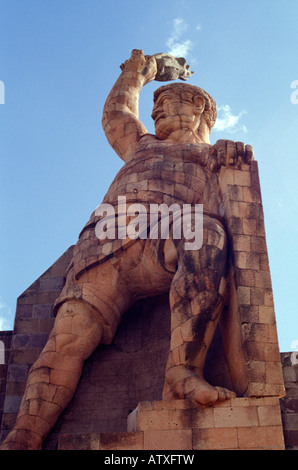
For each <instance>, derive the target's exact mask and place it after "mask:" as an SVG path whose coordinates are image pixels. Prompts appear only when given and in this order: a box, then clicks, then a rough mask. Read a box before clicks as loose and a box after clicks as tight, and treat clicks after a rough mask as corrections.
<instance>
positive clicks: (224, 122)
mask: <svg viewBox="0 0 298 470" xmlns="http://www.w3.org/2000/svg"><path fill="white" fill-rule="evenodd" d="M217 112H218V116H217V120H216V123H215V126H214V128H213V129H214V130H215V131H226V132H229V133H231V134H234V133H235V132H239V131H242V132H247V127H246V126H245V125H244V124H242V123H241V122H240V121H241V118H242V116H243V115H244V114H246V111H241V112H240V113H239V114H237V115H234V114H232V111H231V107H230V106H229V105H228V104H225V105H224V106H220V107H219V108H218V110H217Z"/></svg>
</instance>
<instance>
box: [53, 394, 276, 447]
mask: <svg viewBox="0 0 298 470" xmlns="http://www.w3.org/2000/svg"><path fill="white" fill-rule="evenodd" d="M284 448H285V447H284V437H283V429H282V422H281V413H280V406H279V399H278V398H277V397H263V398H253V397H249V398H233V399H231V400H227V401H225V402H222V403H220V404H217V405H214V406H211V407H202V406H199V405H194V404H193V403H192V402H190V401H188V400H172V401H152V402H148V401H147V402H140V403H139V404H138V406H137V408H136V409H135V410H134V411H133V412H132V413H130V415H129V416H128V425H127V432H108V433H97V434H95V433H94V434H62V435H60V440H59V450H228V449H235V450H237V449H239V450H240V449H241V450H245V449H247V450H283V449H284Z"/></svg>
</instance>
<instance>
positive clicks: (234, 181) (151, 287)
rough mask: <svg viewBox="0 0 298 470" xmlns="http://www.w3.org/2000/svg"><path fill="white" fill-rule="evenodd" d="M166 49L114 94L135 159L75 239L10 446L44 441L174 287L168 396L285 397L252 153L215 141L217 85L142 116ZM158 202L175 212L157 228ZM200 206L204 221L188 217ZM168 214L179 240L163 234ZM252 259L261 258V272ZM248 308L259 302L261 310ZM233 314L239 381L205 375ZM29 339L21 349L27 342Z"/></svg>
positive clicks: (112, 136) (119, 149)
mask: <svg viewBox="0 0 298 470" xmlns="http://www.w3.org/2000/svg"><path fill="white" fill-rule="evenodd" d="M159 59H160V57H159V56H158V57H157V59H156V57H154V56H144V54H143V52H142V51H140V50H134V51H132V55H131V58H130V59H129V60H127V61H126V62H125V63H124V64H123V66H122V67H121V68H122V72H121V74H120V76H119V78H118V80H117V81H116V83H115V85H114V86H113V88H112V90H111V92H110V94H109V96H108V98H107V100H106V103H105V106H104V110H103V119H102V123H103V128H104V131H105V133H106V136H107V139H108V141H109V143H110V145H111V146H112V147H113V149H114V150H115V152H116V153H117V154H118V156H119V157H120V158H122V159H123V160H124V162H125V164H124V166H123V167H122V168H121V170H120V171H119V173H118V174H117V176H116V178H115V179H114V181H113V182H112V184H111V186H110V188H109V190H108V192H107V194H106V196H105V197H104V200H103V204H102V205H100V206H99V207H98V208H97V209H96V210H95V212H94V213H93V214H92V215H91V218H90V220H89V221H88V222H87V224H86V226H85V227H84V228H83V230H82V232H81V234H80V237H79V240H78V242H77V244H76V246H75V247H74V251H73V258H72V261H71V263H70V266H69V268H68V270H67V273H66V282H65V286H64V288H63V290H62V292H61V294H60V296H59V297H58V299H56V302H55V307H54V312H55V314H56V320H55V323H54V326H53V329H52V331H51V333H50V336H49V339H48V341H47V342H46V344H45V347H44V349H43V350H42V352H41V354H40V355H39V357H38V358H37V360H36V362H35V363H34V364H33V366H32V367H31V369H30V372H29V374H28V380H27V384H26V387H25V392H24V396H23V399H22V402H21V405H20V409H19V414H18V417H17V420H16V424H15V426H14V428H13V429H12V431H11V433H10V434H9V435H8V437H7V438H6V440H5V441H4V444H3V448H8V449H9V448H11V449H17V448H22V449H26V448H28V449H32V448H34V449H35V448H36V449H37V448H40V447H41V445H42V442H43V441H44V439H45V437H46V436H47V435H48V433H49V432H50V430H51V429H52V427H53V426H54V424H55V423H56V421H57V419H58V417H59V416H60V414H61V413H62V411H63V410H64V409H65V408H66V406H67V405H68V404H69V403H70V401H71V399H72V397H73V395H74V393H75V391H76V389H77V385H78V382H79V380H80V376H81V372H82V367H83V364H84V361H85V360H86V359H87V358H88V357H89V356H90V355H91V353H92V352H93V351H94V350H95V349H96V348H97V347H98V345H99V344H111V342H112V341H113V338H114V335H115V333H116V331H117V328H118V326H119V324H120V322H121V319H122V316H123V315H124V314H125V312H126V311H127V310H128V309H129V308H130V307H131V306H132V305H133V304H134V303H135V301H136V300H137V299H140V298H147V297H153V296H156V295H159V294H165V293H167V294H168V295H169V303H170V309H171V338H170V347H169V354H168V359H167V365H166V371H165V382H164V389H163V399H164V400H165V401H172V400H177V399H180V400H185V399H187V400H192V401H194V402H195V403H197V404H199V405H200V406H214V405H215V404H220V403H222V402H225V401H226V400H231V399H233V398H234V397H235V396H236V394H235V391H236V392H237V393H238V394H240V395H243V394H246V393H248V394H249V395H251V396H252V395H256V396H262V395H278V396H279V395H281V394H282V393H283V392H282V378H281V374H280V364H279V363H278V360H277V353H276V341H277V339H276V332H275V329H274V328H275V324H274V312H273V310H272V292H271V285H270V279H269V271H268V267H266V268H265V262H266V245H265V238H264V233H263V231H262V230H263V229H262V227H261V225H260V220H261V219H260V217H261V209H260V202H259V197H260V196H259V194H258V193H257V188H255V187H254V186H252V181H253V178H254V175H255V169H254V167H252V166H251V165H252V158H253V155H252V149H251V147H250V146H248V145H244V144H243V143H240V142H232V141H225V140H220V141H218V142H217V143H216V144H215V145H213V146H212V145H210V141H209V134H210V132H211V130H212V126H213V125H214V123H215V119H216V104H215V102H214V100H213V98H212V97H211V96H210V95H209V94H208V93H207V92H205V91H204V90H202V89H201V88H199V87H196V86H193V85H188V84H185V83H183V84H182V83H173V84H168V85H165V86H162V87H161V88H159V89H158V90H156V92H155V93H154V107H153V112H152V117H153V119H154V122H155V134H156V135H151V134H149V133H148V131H147V130H146V128H145V126H144V125H143V124H142V123H141V122H140V121H139V119H138V99H139V93H140V91H141V89H142V87H143V86H144V85H145V84H146V83H148V82H150V81H152V80H154V79H156V77H159V75H158V74H159V73H160V72H159V71H158V61H159ZM167 60H168V59H167V58H166V57H164V56H162V63H163V64H164V70H165V73H166V76H167V77H170V76H171V77H176V75H177V67H176V62H175V63H174V66H173V65H170V68H171V74H170V75H168V70H167V67H168V66H169V65H168V62H167ZM181 64H182V62H181V61H180V65H181ZM182 65H183V67H184V66H185V64H182ZM183 70H184V69H183ZM185 70H188V69H187V67H186V69H185ZM178 72H179V77H180V78H182V77H183V76H184V78H185V74H184V72H183V73H182V75H181V69H179V70H178ZM162 73H163V72H162ZM183 74H184V75H183ZM254 198H256V201H255V200H254ZM161 204H163V206H162V207H161V206H160V205H161ZM152 207H154V208H155V210H156V209H157V208H158V209H159V211H164V210H165V209H166V214H165V215H164V213H163V216H160V218H159V219H157V220H156V222H155V225H154V224H153V225H152V223H151V210H152ZM202 207H203V211H202ZM174 208H175V210H174ZM185 208H188V209H189V212H188V213H187V212H186V213H184V209H185ZM197 208H200V209H201V212H200V213H199V217H196V218H194V219H190V218H187V217H188V215H187V214H190V213H191V211H192V210H193V209H194V211H195V210H196V209H197ZM235 211H236V212H235ZM241 211H242V212H241ZM170 213H171V217H170V216H169V215H170ZM177 213H178V214H179V217H180V219H177ZM136 214H138V215H139V216H140V214H142V217H143V218H137V217H136ZM148 215H149V219H148ZM167 216H169V217H167ZM237 217H238V218H237ZM202 218H203V220H202ZM176 220H178V221H180V222H179V223H180V226H179V228H180V232H179V235H178V236H177V226H175V221H176ZM165 221H166V223H167V224H168V229H169V234H168V236H162V233H164V230H165V227H164V223H165ZM202 222H203V223H202ZM254 226H255V232H254V233H252V232H251V231H252V230H253V228H254ZM102 227H105V230H103V228H102ZM156 229H159V230H160V232H159V235H158V236H157V237H156V236H155V235H154V234H155V233H156V231H155V230H156ZM175 230H176V232H175ZM191 230H192V232H191ZM107 233H108V235H109V236H107ZM196 237H198V239H197V238H196ZM244 258H245V263H246V264H245V269H243V263H244ZM236 259H237V261H235V260H236ZM251 263H259V264H258V267H255V268H254V269H252V268H251V269H250V268H249V267H250V266H251ZM247 306H254V307H258V311H257V312H256V311H253V310H252V311H251V312H250V316H248V313H247V311H246V309H245V307H247ZM226 307H228V308H226ZM223 310H224V311H225V312H227V311H229V314H228V315H227V318H226V317H225V316H224V315H223V321H222V325H223V328H222V336H225V337H223V344H224V346H225V349H226V351H227V358H228V362H229V365H230V368H231V372H232V373H231V379H232V383H233V384H234V385H233V387H234V390H230V389H229V388H226V387H223V386H219V385H218V384H217V383H213V384H211V383H209V382H208V381H207V380H206V378H205V376H204V369H205V365H206V356H207V353H208V350H209V349H210V346H211V344H212V340H213V337H214V334H215V331H216V328H217V325H218V324H219V321H220V317H221V314H222V312H223ZM254 315H256V316H255V317H254ZM233 333H235V335H233ZM260 338H262V342H263V343H265V344H264V345H263V348H261V349H260V348H259V341H260ZM16 341H19V342H20V345H21V343H22V341H27V338H26V337H19V338H17V339H16ZM256 351H258V352H256ZM263 351H264V353H263ZM234 352H236V353H237V354H236V355H235V356H234ZM262 354H263V356H262ZM264 354H265V355H264ZM234 358H235V361H236V366H235V362H234V363H233V359H234ZM183 434H185V433H183ZM187 434H188V435H189V434H190V433H187Z"/></svg>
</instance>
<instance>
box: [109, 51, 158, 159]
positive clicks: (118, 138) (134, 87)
mask: <svg viewBox="0 0 298 470" xmlns="http://www.w3.org/2000/svg"><path fill="white" fill-rule="evenodd" d="M121 69H122V72H121V74H120V76H119V78H118V80H117V81H116V83H115V85H114V86H113V88H112V90H111V92H110V94H109V96H108V98H107V100H106V102H105V105H104V109H103V117H102V125H103V128H104V131H105V134H106V137H107V139H108V141H109V143H110V144H111V146H112V147H113V149H114V150H115V152H116V153H117V154H118V155H119V157H120V158H122V159H123V160H124V161H126V159H127V157H128V156H129V154H130V151H131V150H133V146H134V145H135V144H136V143H137V142H138V141H139V140H140V138H141V137H142V135H144V134H146V133H147V129H146V128H145V126H144V125H143V124H142V123H141V122H140V121H139V119H138V116H139V109H138V103H139V94H140V91H141V89H142V87H143V86H144V85H146V83H149V82H151V81H152V80H154V78H155V76H156V73H157V64H156V59H155V58H154V56H144V54H143V51H141V50H137V49H134V50H133V51H132V54H131V57H130V59H129V60H127V61H126V62H125V63H124V64H122V65H121Z"/></svg>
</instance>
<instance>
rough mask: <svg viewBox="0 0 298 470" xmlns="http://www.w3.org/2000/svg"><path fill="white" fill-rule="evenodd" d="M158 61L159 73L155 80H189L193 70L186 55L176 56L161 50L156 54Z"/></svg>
mask: <svg viewBox="0 0 298 470" xmlns="http://www.w3.org/2000/svg"><path fill="white" fill-rule="evenodd" d="M153 57H155V60H156V63H157V74H156V76H155V80H157V81H158V82H167V81H170V80H177V79H180V80H187V79H188V78H189V77H191V76H192V74H193V72H191V71H190V70H189V65H187V63H186V60H185V59H184V57H174V56H172V55H169V54H165V53H164V52H161V53H160V54H154V56H153Z"/></svg>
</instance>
